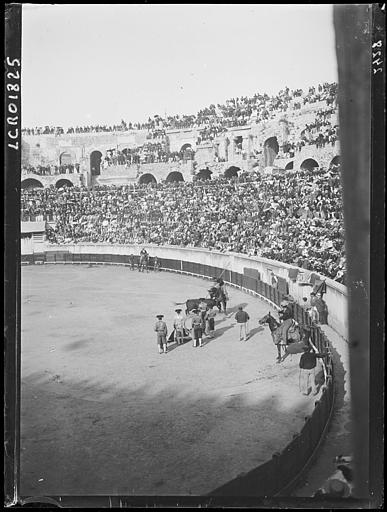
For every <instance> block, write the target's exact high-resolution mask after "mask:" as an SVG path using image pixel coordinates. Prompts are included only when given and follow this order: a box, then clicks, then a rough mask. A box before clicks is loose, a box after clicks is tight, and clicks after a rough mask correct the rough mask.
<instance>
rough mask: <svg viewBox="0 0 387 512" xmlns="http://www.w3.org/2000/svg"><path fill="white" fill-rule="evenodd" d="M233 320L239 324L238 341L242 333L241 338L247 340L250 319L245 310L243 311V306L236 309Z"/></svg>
mask: <svg viewBox="0 0 387 512" xmlns="http://www.w3.org/2000/svg"><path fill="white" fill-rule="evenodd" d="M235 320H236V321H237V323H238V324H239V341H242V335H243V340H244V341H247V337H248V332H247V331H248V321H249V320H250V317H249V315H248V313H246V311H243V307H242V306H239V307H238V311H237V313H236V315H235Z"/></svg>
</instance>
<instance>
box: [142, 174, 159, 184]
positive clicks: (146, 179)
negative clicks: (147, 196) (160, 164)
mask: <svg viewBox="0 0 387 512" xmlns="http://www.w3.org/2000/svg"><path fill="white" fill-rule="evenodd" d="M138 182H139V184H140V185H149V184H150V183H157V180H156V178H155V177H154V176H153V174H151V173H150V172H147V173H145V174H142V175H141V176H140V178H139V180H138Z"/></svg>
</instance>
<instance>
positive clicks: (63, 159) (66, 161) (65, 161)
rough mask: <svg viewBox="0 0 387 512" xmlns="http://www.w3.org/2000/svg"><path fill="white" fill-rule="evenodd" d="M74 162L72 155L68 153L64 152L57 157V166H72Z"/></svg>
mask: <svg viewBox="0 0 387 512" xmlns="http://www.w3.org/2000/svg"><path fill="white" fill-rule="evenodd" d="M74 160H75V158H74V155H73V153H71V152H70V151H64V152H63V153H61V154H60V155H59V165H70V164H74V163H75V162H74Z"/></svg>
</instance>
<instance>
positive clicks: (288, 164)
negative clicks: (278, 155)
mask: <svg viewBox="0 0 387 512" xmlns="http://www.w3.org/2000/svg"><path fill="white" fill-rule="evenodd" d="M292 169H294V160H291V161H290V162H288V163H287V164H286V165H285V171H291V170H292Z"/></svg>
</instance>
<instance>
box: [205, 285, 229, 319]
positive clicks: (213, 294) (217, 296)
mask: <svg viewBox="0 0 387 512" xmlns="http://www.w3.org/2000/svg"><path fill="white" fill-rule="evenodd" d="M208 293H209V294H210V299H212V300H214V301H215V304H216V307H217V308H218V309H219V313H220V312H221V311H222V306H223V312H224V313H226V307H227V295H226V294H225V292H224V290H223V288H222V287H219V288H218V287H217V286H213V287H212V288H210V289H209V290H208Z"/></svg>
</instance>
